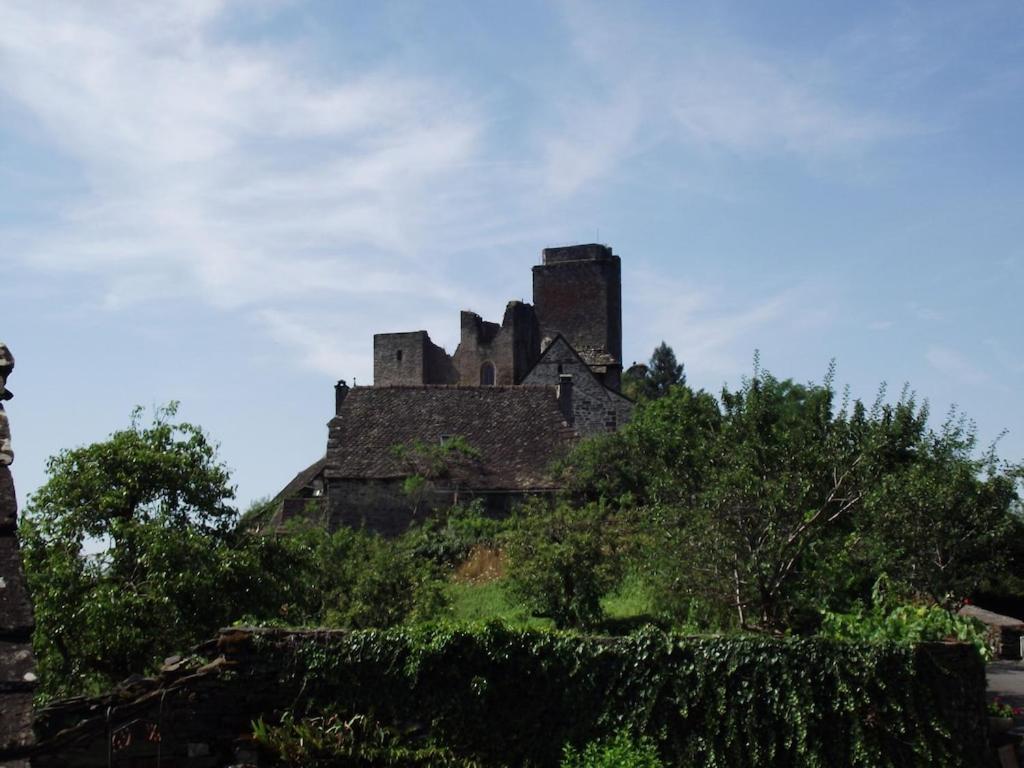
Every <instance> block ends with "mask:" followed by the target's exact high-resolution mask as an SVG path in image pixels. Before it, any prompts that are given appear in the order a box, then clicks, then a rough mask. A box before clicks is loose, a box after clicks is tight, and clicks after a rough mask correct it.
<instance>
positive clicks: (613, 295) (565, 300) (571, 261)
mask: <svg viewBox="0 0 1024 768" xmlns="http://www.w3.org/2000/svg"><path fill="white" fill-rule="evenodd" d="M621 272H622V265H621V261H620V259H619V257H618V256H615V255H614V254H613V253H612V250H611V248H608V247H606V246H602V245H579V246H571V247H566V248H545V249H544V263H543V264H541V265H539V266H535V267H534V268H533V305H534V307H535V309H536V312H537V319H538V320H539V322H540V330H541V334H542V335H543V336H544V338H545V339H553V338H554V337H555V336H556V335H557V334H559V333H561V334H562V335H563V336H565V338H566V339H567V340H568V342H569V343H570V344H572V346H573V347H575V348H576V349H578V350H582V349H601V350H604V351H606V352H608V353H609V354H611V355H612V357H614V358H615V359H616V360H617V361H619V362H620V363H621V361H622V276H621Z"/></svg>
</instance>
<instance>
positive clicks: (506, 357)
mask: <svg viewBox="0 0 1024 768" xmlns="http://www.w3.org/2000/svg"><path fill="white" fill-rule="evenodd" d="M460 326H461V331H462V333H461V340H460V341H459V346H458V348H457V349H456V350H455V356H454V362H455V367H456V369H457V370H458V372H459V384H462V385H463V386H489V385H492V384H497V385H509V384H520V383H522V381H523V379H524V378H525V377H526V374H528V373H529V372H530V369H531V368H533V365H534V363H536V362H537V358H538V357H539V356H540V327H539V326H538V325H537V316H536V314H535V313H534V311H533V307H531V306H530V305H529V304H524V303H523V302H521V301H510V302H509V303H508V306H507V307H506V308H505V316H504V317H503V318H502V321H501V325H498V324H497V323H489V322H486V321H485V320H483V319H482V318H481V317H480V315H478V314H476V313H475V312H468V311H465V310H463V312H462V314H461V317H460ZM485 366H492V369H491V376H490V378H489V380H487V378H486V370H485ZM374 381H375V382H376V379H375V380H374Z"/></svg>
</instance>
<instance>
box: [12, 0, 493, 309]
mask: <svg viewBox="0 0 1024 768" xmlns="http://www.w3.org/2000/svg"><path fill="white" fill-rule="evenodd" d="M227 9H229V4H228V3H225V2H215V1H214V0H208V1H206V2H202V1H198V0H195V1H192V2H181V3H157V4H145V3H143V4H124V3H101V2H97V3H90V4H89V5H88V6H73V5H71V4H62V3H52V4H51V3H44V2H37V1H36V0H32V1H31V2H16V1H15V2H11V3H6V4H4V6H3V7H2V8H0V56H2V59H0V62H2V67H3V76H2V78H0V98H5V99H6V100H8V102H9V103H12V104H17V105H19V106H20V108H21V109H23V110H24V111H25V112H26V113H28V114H29V115H30V117H31V119H32V120H34V121H35V123H36V124H37V125H38V126H39V128H40V129H41V130H42V131H43V132H44V133H45V135H46V136H47V138H48V141H50V142H51V143H53V144H55V145H56V146H58V147H59V148H60V150H61V152H62V153H63V155H64V157H65V158H67V159H68V160H69V161H70V162H71V163H72V164H73V165H74V167H75V170H76V173H78V174H79V175H80V176H81V177H82V178H83V179H84V184H85V193H84V194H83V195H82V196H80V197H78V198H77V199H75V200H74V202H73V203H72V204H71V205H69V206H67V207H64V208H62V209H59V210H57V211H55V213H56V214H57V216H58V218H59V222H58V224H57V225H56V226H55V227H53V228H52V229H50V230H49V231H47V232H45V233H43V234H39V233H35V234H34V236H31V237H29V236H25V234H24V233H14V232H7V233H3V236H4V237H5V239H13V238H14V237H16V236H17V237H18V239H19V246H20V248H19V252H20V253H21V254H22V258H23V259H24V260H25V261H26V262H28V263H29V264H30V265H31V266H32V267H33V268H36V269H47V270H53V271H59V272H62V273H68V272H72V273H74V272H80V273H95V274H101V275H105V276H106V277H108V281H107V291H108V293H107V295H106V297H105V302H104V303H105V304H106V305H107V306H111V307H121V306H124V305H125V304H130V303H132V302H136V301H145V300H148V299H151V298H154V297H158V296H161V297H163V296H178V295H199V296H200V297H202V298H204V299H205V300H206V301H209V302H211V303H213V304H215V305H218V306H224V307H246V306H251V305H254V304H259V303H265V302H285V301H288V300H296V299H299V298H301V299H303V300H309V299H311V298H312V299H315V298H316V297H318V296H319V297H325V296H331V297H338V296H344V295H351V294H359V295H361V296H365V295H366V294H373V293H374V292H376V291H384V292H388V293H396V292H397V293H402V292H409V293H411V292H414V291H415V292H416V293H417V294H419V295H423V294H427V295H434V296H435V297H437V296H447V295H449V292H450V289H447V288H445V287H444V286H443V284H442V283H441V282H440V281H437V280H432V279H430V275H429V273H428V272H427V270H426V269H422V270H418V271H417V270H413V269H410V267H409V265H410V263H411V262H413V261H414V260H415V257H417V256H421V255H423V244H424V243H429V242H431V238H430V237H429V236H427V233H428V232H430V231H431V229H432V227H434V226H435V222H441V223H446V222H450V216H448V215H447V214H446V210H445V207H446V206H447V205H451V204H452V202H453V201H452V200H451V199H447V200H445V199H444V198H443V197H442V196H440V195H435V194H433V193H434V190H435V189H436V188H438V187H439V186H443V187H444V188H445V189H448V190H451V189H456V190H458V189H464V190H465V194H466V195H467V197H470V196H471V195H472V190H473V188H474V184H475V179H474V177H473V175H472V173H471V171H469V170H467V168H470V167H471V163H472V161H473V160H474V158H475V157H476V155H477V153H478V151H479V144H480V135H481V130H482V118H481V116H480V115H479V113H478V111H477V110H476V108H475V106H474V104H473V103H472V99H471V98H469V97H468V96H467V95H466V94H463V93H461V92H459V91H458V89H457V88H456V87H454V86H452V85H451V84H450V83H445V82H442V81H439V80H438V79H436V78H429V77H426V76H421V75H416V74H409V73H399V72H395V71H389V70H388V69H387V67H384V66H382V67H381V68H380V69H377V70H375V71H367V72H364V73H363V74H360V75H359V76H356V77H352V78H350V79H348V80H344V81H323V80H319V79H317V78H316V77H315V76H313V75H310V74H307V72H308V71H310V70H312V69H313V68H311V67H303V66H302V62H301V61H298V60H296V59H295V53H294V51H291V50H289V49H288V47H287V46H286V45H285V44H283V43H282V44H279V45H277V46H276V47H274V46H269V45H267V44H264V43H260V44H257V43H252V44H241V43H228V42H224V41H221V40H218V38H217V37H216V34H215V30H216V23H217V21H218V19H219V18H220V14H222V13H223V12H224V11H225V10H227ZM463 182H464V183H463ZM449 198H450V196H449Z"/></svg>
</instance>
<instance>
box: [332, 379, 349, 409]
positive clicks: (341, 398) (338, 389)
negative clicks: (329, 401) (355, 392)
mask: <svg viewBox="0 0 1024 768" xmlns="http://www.w3.org/2000/svg"><path fill="white" fill-rule="evenodd" d="M347 395H348V384H347V383H346V382H345V380H344V379H339V380H338V383H337V384H335V385H334V415H335V416H337V415H338V414H339V413H341V404H342V403H343V402H345V397H346V396H347Z"/></svg>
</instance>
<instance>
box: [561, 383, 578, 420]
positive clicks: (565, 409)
mask: <svg viewBox="0 0 1024 768" xmlns="http://www.w3.org/2000/svg"><path fill="white" fill-rule="evenodd" d="M558 408H559V409H560V410H561V411H562V415H563V416H565V421H566V422H567V423H568V424H569V426H570V427H571V426H572V425H573V421H574V420H575V419H574V417H573V411H572V374H571V373H560V374H558Z"/></svg>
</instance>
